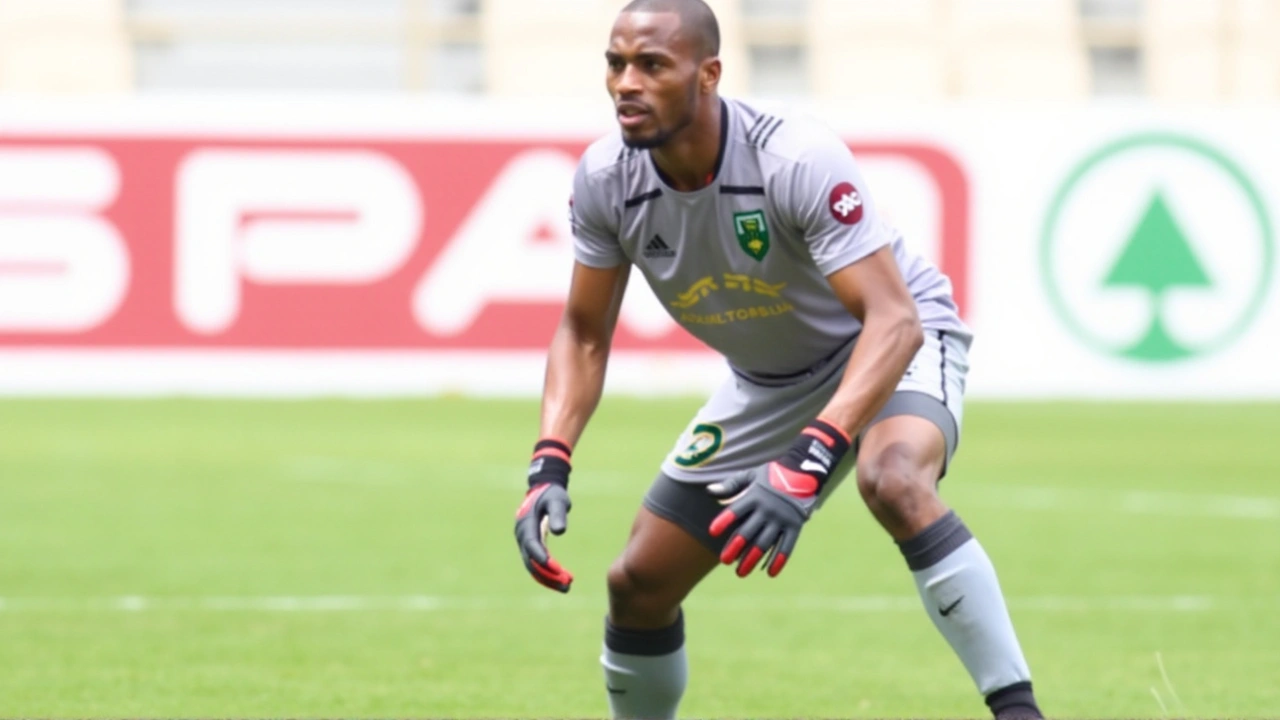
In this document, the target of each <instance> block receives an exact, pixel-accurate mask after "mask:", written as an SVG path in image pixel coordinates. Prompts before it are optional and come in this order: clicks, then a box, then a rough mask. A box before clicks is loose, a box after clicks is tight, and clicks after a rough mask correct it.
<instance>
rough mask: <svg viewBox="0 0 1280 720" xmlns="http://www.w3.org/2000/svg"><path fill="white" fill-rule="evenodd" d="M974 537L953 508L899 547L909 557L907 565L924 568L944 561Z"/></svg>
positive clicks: (916, 568) (902, 542)
mask: <svg viewBox="0 0 1280 720" xmlns="http://www.w3.org/2000/svg"><path fill="white" fill-rule="evenodd" d="M972 539H973V533H971V532H969V528H968V527H966V526H965V524H964V521H963V520H961V519H960V516H959V515H956V514H955V511H954V510H953V511H948V512H947V514H946V515H943V516H942V517H940V518H938V519H937V520H936V521H934V523H933V524H932V525H930V526H929V527H927V528H925V529H924V530H921V531H920V534H919V535H916V536H915V537H913V538H911V539H910V540H903V541H901V542H899V543H898V549H899V550H901V551H902V556H903V557H905V558H906V559H907V567H909V568H911V569H912V570H913V571H914V570H924V569H926V568H930V567H933V566H934V565H937V564H938V563H940V562H942V560H943V558H945V557H946V556H948V555H950V554H951V553H953V552H955V550H956V548H958V547H960V546H961V545H963V544H965V543H966V542H968V541H970V540H972Z"/></svg>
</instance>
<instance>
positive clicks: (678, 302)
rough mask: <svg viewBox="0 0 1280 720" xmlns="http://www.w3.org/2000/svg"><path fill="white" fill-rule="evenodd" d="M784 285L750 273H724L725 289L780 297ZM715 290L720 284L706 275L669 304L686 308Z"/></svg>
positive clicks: (718, 288)
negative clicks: (775, 283)
mask: <svg viewBox="0 0 1280 720" xmlns="http://www.w3.org/2000/svg"><path fill="white" fill-rule="evenodd" d="M786 286H787V284H786V283H778V284H777V285H771V284H769V283H767V282H765V281H763V280H761V279H760V278H753V277H751V276H750V275H739V274H736V273H725V274H724V289H725V290H739V291H742V292H747V293H752V294H755V295H764V296H765V297H771V298H780V297H782V290H783V288H785V287H786ZM717 292H720V286H719V285H717V284H716V280H715V278H714V277H712V276H711V275H708V276H706V277H704V278H701V279H699V280H698V281H697V282H695V283H694V284H693V285H690V286H689V289H688V290H685V291H684V292H682V293H680V294H679V295H677V296H676V299H675V300H672V301H671V305H672V306H673V307H677V308H679V309H681V310H687V309H689V308H691V307H693V306H694V305H697V304H698V303H699V302H700V301H701V300H702V299H703V298H705V297H708V296H710V295H712V294H713V293H717Z"/></svg>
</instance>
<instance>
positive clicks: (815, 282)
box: [570, 100, 969, 378]
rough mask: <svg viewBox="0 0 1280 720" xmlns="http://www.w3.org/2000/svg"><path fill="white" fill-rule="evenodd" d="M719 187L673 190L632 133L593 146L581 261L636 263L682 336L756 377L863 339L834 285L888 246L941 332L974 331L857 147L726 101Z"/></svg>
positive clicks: (581, 169) (579, 242) (577, 208)
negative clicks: (906, 234) (884, 210)
mask: <svg viewBox="0 0 1280 720" xmlns="http://www.w3.org/2000/svg"><path fill="white" fill-rule="evenodd" d="M723 107H724V110H725V112H724V113H723V119H722V123H723V132H722V133H721V137H722V147H721V150H720V156H719V157H720V160H719V166H718V167H717V169H716V173H715V179H714V181H713V182H712V183H711V184H710V185H708V186H706V187H704V188H702V189H699V190H696V191H693V192H678V191H675V190H673V189H672V188H671V187H670V186H669V185H668V184H667V183H666V182H665V181H664V180H663V178H662V177H661V175H660V174H659V172H658V171H657V169H656V167H655V165H654V163H653V160H652V158H651V157H650V156H649V153H648V151H645V150H634V149H630V148H627V147H626V146H625V145H624V144H623V142H622V138H621V134H620V133H619V134H614V135H610V136H607V137H605V138H602V139H600V140H598V141H596V142H595V143H594V144H592V145H591V147H590V148H588V149H587V151H586V153H585V154H584V155H583V157H582V160H581V161H580V162H579V164H578V170H577V174H576V175H575V177H574V185H573V198H572V201H571V210H570V214H571V224H572V227H573V234H574V254H575V257H576V258H577V260H578V261H579V262H581V263H583V264H584V265H589V266H591V267H597V268H608V267H615V266H618V265H620V264H623V263H628V262H630V263H633V264H634V265H635V266H636V268H637V269H639V271H640V272H642V273H643V274H644V277H645V279H646V280H647V281H648V283H649V286H650V287H651V288H652V290H653V292H654V294H655V295H656V296H657V298H658V300H659V301H660V302H661V303H662V305H663V306H664V307H665V308H666V309H667V311H668V312H669V313H670V315H671V317H672V318H674V319H675V321H676V322H677V323H679V324H680V325H681V326H682V327H683V328H685V329H686V330H687V331H689V332H690V333H691V334H692V335H694V336H695V337H697V338H698V339H699V340H701V341H702V342H704V343H706V344H707V345H708V346H710V347H711V348H712V349H714V350H716V351H718V352H720V353H721V354H722V355H724V357H725V358H726V359H727V360H728V362H729V364H730V365H731V366H733V367H734V368H735V369H736V370H738V371H739V372H742V373H744V374H746V375H748V376H752V375H755V376H759V377H761V378H774V377H777V376H786V375H791V374H797V373H803V372H805V371H806V370H809V369H811V368H813V367H814V366H815V365H817V364H819V363H821V362H823V361H824V360H825V359H827V358H829V357H831V356H832V355H833V354H835V353H836V352H837V351H838V350H839V349H840V348H841V347H843V346H845V345H847V344H848V343H849V341H850V340H851V339H852V338H854V337H855V336H856V335H857V334H858V332H859V330H860V329H861V323H860V322H859V321H858V320H857V318H855V317H853V316H852V315H851V314H850V313H849V311H848V310H846V309H845V307H844V305H843V304H841V302H840V300H839V299H838V298H837V297H836V295H835V293H834V292H833V291H832V289H831V286H830V284H828V282H827V280H826V276H827V275H830V274H831V273H834V272H835V271H837V270H839V269H841V268H843V267H846V266H848V265H849V264H851V263H855V262H857V261H858V260H861V259H862V258H864V257H866V256H867V255H870V254H871V253H873V252H875V251H876V250H878V249H880V248H882V247H884V246H886V245H887V246H889V247H891V248H892V250H893V253H894V256H895V257H896V259H897V262H898V267H899V268H900V269H901V271H902V275H903V277H904V278H905V279H906V282H907V285H908V287H909V288H910V291H911V293H912V295H913V296H914V297H915V300H916V304H917V306H918V308H919V313H920V319H921V321H922V323H923V324H924V326H925V327H926V328H929V329H936V330H947V331H951V332H954V333H958V334H962V335H965V336H968V335H969V329H968V328H967V327H966V326H965V324H964V323H963V322H962V321H961V320H960V317H959V315H958V314H957V312H956V307H955V303H954V302H953V300H952V297H951V282H950V281H949V280H948V279H947V277H946V276H945V275H943V274H942V273H941V272H939V271H938V269H937V268H936V267H934V265H933V264H932V263H931V262H929V261H928V260H926V259H925V258H923V257H921V256H919V255H916V254H914V253H913V252H911V251H910V250H908V248H907V247H906V246H905V244H904V243H903V240H902V236H901V234H900V233H898V232H897V231H896V230H895V229H894V228H892V227H890V226H889V225H887V224H886V223H885V222H884V221H883V220H882V219H881V217H880V215H879V213H878V212H877V211H876V206H875V203H874V202H873V201H872V199H871V196H870V194H869V193H868V188H867V184H866V181H865V180H864V179H863V177H862V174H861V172H859V169H858V165H857V163H856V161H855V160H854V157H853V155H852V153H851V152H850V150H849V148H848V146H847V145H845V143H844V142H843V141H842V140H841V139H840V138H839V137H838V136H837V135H836V134H835V133H834V132H832V131H831V130H830V129H829V128H827V127H826V126H824V125H822V124H821V123H818V122H816V121H814V120H812V119H809V118H804V117H799V116H782V115H769V114H766V113H763V112H760V111H758V110H756V109H754V108H752V107H750V106H749V105H747V104H745V103H742V102H738V101H732V100H726V101H724V106H723Z"/></svg>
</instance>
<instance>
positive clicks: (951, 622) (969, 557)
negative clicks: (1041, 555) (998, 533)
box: [898, 512, 1041, 720]
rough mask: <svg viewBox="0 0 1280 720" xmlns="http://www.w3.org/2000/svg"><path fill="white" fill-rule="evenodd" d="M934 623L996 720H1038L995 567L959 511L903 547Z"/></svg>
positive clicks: (1026, 672) (901, 546) (947, 516)
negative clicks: (961, 518) (1025, 719)
mask: <svg viewBox="0 0 1280 720" xmlns="http://www.w3.org/2000/svg"><path fill="white" fill-rule="evenodd" d="M898 547H899V549H901V550H902V554H903V556H904V557H905V558H906V561H907V567H909V568H910V569H911V575H912V577H913V578H914V579H915V583H916V589H917V590H918V591H919V593H920V598H921V600H923V601H924V605H925V610H926V611H927V612H928V613H929V617H930V618H931V619H932V620H933V624H934V625H935V626H936V627H937V628H938V631H939V632H941V633H942V635H943V637H945V638H946V639H947V642H948V643H949V644H950V645H951V648H952V649H953V650H954V651H955V653H956V655H958V656H959V657H960V660H961V662H963V663H964V666H965V668H966V669H967V670H968V671H969V675H970V676H971V677H972V678H973V681H974V684H975V685H976V686H977V688H978V691H979V692H980V693H982V695H983V697H985V698H986V701H987V705H988V706H989V707H990V708H991V711H992V714H994V715H995V716H996V717H997V718H1000V719H1001V720H1004V719H1005V718H1010V719H1012V718H1039V717H1041V714H1040V709H1039V707H1038V706H1037V705H1036V701H1035V695H1034V693H1033V692H1032V689H1031V672H1030V670H1029V669H1028V667H1027V661H1026V659H1025V658H1024V657H1023V654H1022V648H1021V647H1020V645H1019V644H1018V638H1017V635H1016V634H1015V632H1014V629H1013V622H1012V620H1011V619H1010V618H1009V612H1008V609H1007V608H1006V606H1005V601H1004V595H1003V593H1002V592H1001V590H1000V582H999V580H998V578H997V576H996V571H995V567H994V566H993V565H992V563H991V559H990V558H989V557H988V556H987V553H986V551H985V550H983V548H982V546H981V545H980V544H979V543H978V541H977V539H975V538H974V537H973V535H972V534H971V533H970V532H969V529H968V528H967V527H965V524H964V522H963V521H961V520H960V518H959V516H957V515H956V514H955V513H954V512H948V513H947V514H946V515H944V516H943V517H942V518H940V519H939V520H937V521H935V522H934V523H933V524H932V525H930V526H928V527H927V528H925V529H924V530H923V531H921V532H920V533H919V534H917V535H916V536H915V537H912V538H911V539H909V540H906V541H899V542H898Z"/></svg>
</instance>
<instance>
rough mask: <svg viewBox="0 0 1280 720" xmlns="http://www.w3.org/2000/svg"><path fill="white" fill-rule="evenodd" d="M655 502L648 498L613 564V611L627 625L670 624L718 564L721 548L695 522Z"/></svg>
mask: <svg viewBox="0 0 1280 720" xmlns="http://www.w3.org/2000/svg"><path fill="white" fill-rule="evenodd" d="M651 507H652V505H651V504H650V503H649V502H648V498H646V502H645V504H644V505H643V506H642V507H641V508H640V510H639V512H637V513H636V518H635V522H634V523H632V526H631V535H630V537H629V538H628V539H627V545H626V547H625V548H624V549H623V551H622V555H621V557H619V558H618V560H617V561H616V562H615V563H614V567H613V568H611V569H610V581H609V591H610V602H609V605H610V616H611V619H612V620H613V621H614V622H615V623H617V624H619V625H621V626H625V627H632V628H644V627H648V626H652V627H665V626H666V625H668V624H669V623H670V622H671V621H672V620H673V618H672V617H671V615H672V614H673V613H675V612H676V610H677V608H678V607H679V606H680V603H681V602H683V601H684V599H685V597H687V596H688V594H689V593H690V592H692V591H693V589H694V588H695V587H697V585H698V583H699V582H701V581H702V578H704V577H706V576H707V574H708V573H710V572H711V571H712V570H714V569H715V568H716V566H717V565H719V560H720V559H719V556H718V554H717V553H715V552H712V550H711V549H710V548H708V547H707V546H706V545H705V544H704V542H703V540H702V539H701V538H699V537H698V536H697V534H696V533H695V532H694V531H693V530H692V529H691V528H689V527H687V526H686V524H684V523H682V522H679V521H677V520H672V519H670V518H668V517H664V516H663V515H661V514H659V513H657V512H655V511H654V510H652V509H651ZM707 522H708V524H709V523H710V521H709V520H708V521H707Z"/></svg>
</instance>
